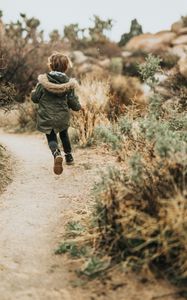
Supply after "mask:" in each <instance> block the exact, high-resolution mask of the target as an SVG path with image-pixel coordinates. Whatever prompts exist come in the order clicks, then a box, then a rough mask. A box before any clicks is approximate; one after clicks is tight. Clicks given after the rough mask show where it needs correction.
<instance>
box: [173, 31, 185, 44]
mask: <svg viewBox="0 0 187 300" xmlns="http://www.w3.org/2000/svg"><path fill="white" fill-rule="evenodd" d="M181 44H187V34H183V35H181V36H179V37H177V38H176V39H174V40H173V41H172V45H174V46H175V45H181Z"/></svg>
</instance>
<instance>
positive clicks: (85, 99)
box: [72, 75, 109, 146]
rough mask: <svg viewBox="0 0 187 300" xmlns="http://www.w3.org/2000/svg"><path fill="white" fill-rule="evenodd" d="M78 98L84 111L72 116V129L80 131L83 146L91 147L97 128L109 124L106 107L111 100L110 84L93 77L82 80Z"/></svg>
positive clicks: (89, 76)
mask: <svg viewBox="0 0 187 300" xmlns="http://www.w3.org/2000/svg"><path fill="white" fill-rule="evenodd" d="M78 96H79V98H80V99H81V104H82V106H83V107H84V111H81V112H78V113H73V114H72V127H74V128H75V129H77V130H78V136H79V143H80V145H81V146H86V145H91V144H92V143H93V140H94V131H95V128H96V127H97V126H99V125H102V124H107V123H108V119H107V117H106V113H105V106H106V104H107V102H108V99H109V83H108V80H106V79H102V80H100V79H98V78H97V77H95V76H93V75H87V76H85V77H83V78H82V80H81V85H80V88H79V90H78Z"/></svg>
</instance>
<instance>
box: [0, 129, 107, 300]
mask: <svg viewBox="0 0 187 300" xmlns="http://www.w3.org/2000/svg"><path fill="white" fill-rule="evenodd" d="M0 143H2V144H3V145H5V146H6V147H7V149H8V150H9V151H10V153H11V154H12V156H13V161H14V162H15V164H14V165H13V168H14V178H13V182H12V183H11V184H10V185H9V186H8V187H7V190H6V191H5V192H4V194H3V195H1V199H0V232H1V233H0V300H13V299H19V300H27V299H34V300H43V299H45V300H47V299H50V300H56V299H64V300H65V299H74V298H73V296H72V295H71V292H68V290H67V285H68V272H66V269H65V266H63V267H58V260H59V258H57V257H56V256H55V255H54V254H53V252H54V247H55V246H54V245H55V242H54V240H55V238H56V237H57V232H58V230H59V228H58V223H59V220H60V219H62V216H63V215H65V212H67V211H68V210H70V211H71V210H75V209H76V207H77V208H79V206H80V208H81V207H83V203H84V205H86V202H87V199H88V198H89V193H90V189H89V188H90V187H91V186H92V185H93V177H94V178H95V176H96V175H95V173H94V172H93V171H91V172H90V171H89V170H87V168H85V167H83V164H82V165H81V163H80V162H81V161H83V162H85V159H87V163H88V164H89V157H88V155H87V152H86V150H84V151H81V152H80V153H79V151H77V152H76V156H77V160H79V164H78V163H77V165H75V166H74V167H65V170H64V173H63V175H62V176H56V175H54V174H53V172H52V164H53V160H52V157H51V154H50V152H49V151H48V149H47V145H46V142H45V140H43V139H42V138H41V137H40V136H37V135H36V136H35V135H15V134H5V133H1V135H0ZM103 163H104V162H103ZM88 169H89V168H88ZM97 169H98V165H95V170H97ZM89 172H90V173H89ZM88 173H89V176H87V175H88ZM92 175H93V176H92Z"/></svg>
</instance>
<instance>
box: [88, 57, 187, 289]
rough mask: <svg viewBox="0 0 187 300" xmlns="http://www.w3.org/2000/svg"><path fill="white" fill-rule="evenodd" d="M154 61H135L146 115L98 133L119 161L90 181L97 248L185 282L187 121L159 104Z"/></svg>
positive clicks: (116, 260) (124, 119) (123, 120)
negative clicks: (145, 91)
mask: <svg viewBox="0 0 187 300" xmlns="http://www.w3.org/2000/svg"><path fill="white" fill-rule="evenodd" d="M159 63H160V60H159V59H156V58H155V57H149V58H148V59H147V60H146V63H145V64H144V65H143V66H141V67H140V72H141V74H142V76H143V78H144V80H145V81H146V82H148V84H149V85H150V86H151V88H152V94H151V100H150V101H149V104H148V106H149V107H148V109H147V112H146V114H145V116H144V117H139V116H138V117H136V113H135V112H134V116H135V117H133V115H131V116H130V115H129V116H128V117H127V116H125V117H122V118H120V119H119V121H118V122H117V123H116V124H113V127H112V128H111V127H108V128H107V130H110V133H109V132H107V131H106V129H105V131H104V130H103V132H104V133H105V134H100V138H101V140H102V141H103V142H105V143H107V144H108V145H109V146H112V147H111V148H112V149H113V151H115V153H116V155H118V159H119V161H120V162H121V164H120V166H119V167H117V168H116V169H109V171H108V172H107V173H105V174H102V180H101V181H100V183H99V184H98V183H97V185H96V187H95V195H96V199H97V205H96V211H95V213H94V215H95V216H97V223H98V230H99V233H100V234H99V238H98V240H97V243H96V249H97V251H100V250H101V249H102V251H104V255H106V254H107V255H109V256H111V257H112V261H113V263H119V262H121V261H125V263H124V266H125V267H127V266H128V267H131V268H132V269H133V270H135V271H139V270H141V269H144V270H145V269H149V270H152V271H156V272H157V274H162V275H164V276H167V277H168V278H169V279H170V280H171V281H172V282H173V283H176V284H186V282H187V255H186V253H187V251H186V250H187V249H186V242H187V240H186V224H187V211H186V209H187V206H186V196H187V163H186V162H187V135H186V130H187V123H186V122H187V121H186V116H185V114H184V113H183V112H181V111H178V110H177V108H173V110H171V109H169V110H168V111H163V109H162V108H163V105H164V103H163V101H162V100H161V99H160V95H159V94H157V93H156V92H155V86H156V85H157V84H158V81H157V80H156V79H155V73H156V72H157V71H158V70H160V66H159ZM134 109H136V108H134ZM165 109H166V108H165ZM113 136H114V137H115V138H118V140H117V144H116V147H113V144H112V143H113V140H114V139H113V138H112V137H113ZM111 141H112V143H111Z"/></svg>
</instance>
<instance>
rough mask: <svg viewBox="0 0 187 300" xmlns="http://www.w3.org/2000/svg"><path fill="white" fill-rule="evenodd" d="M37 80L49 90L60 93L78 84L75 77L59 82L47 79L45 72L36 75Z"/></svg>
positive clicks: (76, 86) (74, 87)
mask: <svg viewBox="0 0 187 300" xmlns="http://www.w3.org/2000/svg"><path fill="white" fill-rule="evenodd" d="M38 82H39V83H40V84H41V85H42V86H43V87H44V88H45V89H46V90H47V91H49V92H51V93H54V94H62V93H65V92H67V91H68V90H71V89H76V88H78V86H79V84H78V82H77V80H76V79H74V78H71V79H69V80H68V82H64V83H59V82H56V83H54V82H51V81H49V78H48V75H47V74H41V75H39V76H38Z"/></svg>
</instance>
